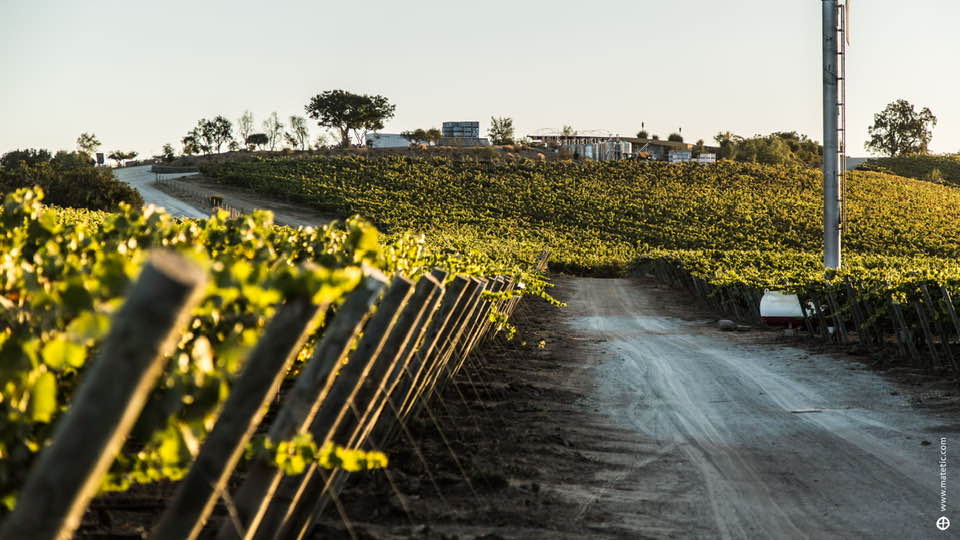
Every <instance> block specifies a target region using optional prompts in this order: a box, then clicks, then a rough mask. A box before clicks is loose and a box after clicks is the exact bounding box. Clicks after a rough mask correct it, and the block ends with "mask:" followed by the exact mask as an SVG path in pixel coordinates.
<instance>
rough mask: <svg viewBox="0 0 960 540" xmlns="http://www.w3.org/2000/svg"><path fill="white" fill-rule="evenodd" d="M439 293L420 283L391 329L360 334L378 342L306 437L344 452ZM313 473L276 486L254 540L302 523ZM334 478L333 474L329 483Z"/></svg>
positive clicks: (360, 354) (319, 483)
mask: <svg viewBox="0 0 960 540" xmlns="http://www.w3.org/2000/svg"><path fill="white" fill-rule="evenodd" d="M439 287H440V285H439V283H437V281H436V279H434V278H433V277H432V276H424V277H422V278H421V279H420V282H419V283H418V284H417V287H416V290H415V291H414V292H413V294H412V295H411V296H409V297H408V298H407V300H406V302H405V304H403V305H401V306H400V307H399V309H396V312H397V313H396V315H395V317H394V319H393V323H392V324H391V325H389V326H387V327H385V328H384V329H383V330H382V331H381V332H380V334H379V335H377V334H375V333H374V332H373V331H371V332H370V333H368V334H365V335H367V336H369V339H366V338H365V340H364V341H365V342H366V343H374V342H378V346H377V347H376V348H373V347H364V345H365V343H363V342H362V343H361V344H360V345H359V346H358V347H357V351H356V353H355V355H354V356H351V358H350V360H349V363H348V364H347V368H345V370H347V369H350V368H351V367H353V368H354V370H355V371H356V372H357V376H356V377H353V378H351V377H349V376H343V377H342V378H341V380H339V381H337V383H336V384H335V385H334V387H333V389H332V390H331V392H330V395H329V397H328V399H326V400H325V401H324V403H323V404H322V405H321V406H320V410H319V411H318V412H317V416H316V418H315V419H314V423H313V425H311V426H310V433H311V434H312V435H313V437H314V441H316V442H317V444H323V443H325V442H327V441H333V442H334V443H336V444H341V445H344V446H347V447H352V446H353V445H352V442H353V437H352V436H351V433H352V432H353V431H354V430H355V429H356V428H358V427H359V426H361V425H362V424H363V421H364V420H365V419H366V418H367V417H368V415H369V414H370V413H371V410H370V409H371V407H372V405H373V403H374V400H375V399H376V397H377V395H378V393H379V392H380V391H381V390H382V389H383V383H384V379H385V378H386V377H387V376H388V375H389V374H390V373H391V371H392V370H393V369H395V367H396V364H397V362H398V360H399V354H400V352H401V351H402V350H403V348H404V347H405V345H406V343H407V341H408V340H409V339H410V337H411V334H412V331H413V329H414V328H415V326H416V323H417V320H418V319H419V318H420V317H421V316H422V314H423V311H424V310H425V309H426V306H427V302H428V300H429V298H430V297H431V296H432V295H433V294H434V292H435V291H436V290H437V289H438V288H439ZM382 309H383V310H384V314H386V310H387V309H389V308H388V306H383V307H382ZM371 324H372V323H371ZM345 375H346V373H345ZM358 416H359V417H358ZM316 468H317V465H316V464H311V465H310V466H309V467H308V468H307V471H306V472H305V473H304V474H301V475H297V476H288V477H285V478H283V479H282V480H281V481H280V485H279V486H278V487H277V489H276V492H275V493H274V496H273V499H272V501H271V502H270V505H269V507H268V508H267V509H266V510H265V513H264V517H263V519H262V520H261V521H260V524H259V526H258V528H257V532H256V534H255V535H254V536H253V538H255V539H261V538H262V539H266V538H274V537H275V536H276V534H277V532H278V531H279V529H280V527H281V526H282V525H283V523H284V520H285V519H287V517H288V515H291V513H294V514H295V513H297V512H298V511H302V512H307V514H305V516H304V517H306V516H307V515H309V511H310V510H312V508H313V505H314V504H315V503H316V502H317V501H316V499H314V497H316V496H318V495H319V494H320V492H321V491H322V490H323V488H324V486H325V484H326V482H324V481H323V480H322V479H321V478H320V477H319V475H318V474H316ZM336 472H337V471H333V473H332V474H331V478H332V477H333V476H334V475H335V474H336ZM301 507H304V508H301Z"/></svg>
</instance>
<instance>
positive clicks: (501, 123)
mask: <svg viewBox="0 0 960 540" xmlns="http://www.w3.org/2000/svg"><path fill="white" fill-rule="evenodd" d="M487 135H488V136H489V137H490V142H491V143H492V144H496V145H501V144H513V118H509V117H506V116H503V117H500V118H495V117H493V116H491V117H490V130H489V131H488V132H487Z"/></svg>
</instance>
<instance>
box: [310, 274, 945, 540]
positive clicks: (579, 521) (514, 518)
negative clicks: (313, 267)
mask: <svg viewBox="0 0 960 540" xmlns="http://www.w3.org/2000/svg"><path fill="white" fill-rule="evenodd" d="M557 282H558V287H557V291H556V293H557V295H558V296H559V297H560V298H562V299H563V300H565V301H567V302H568V303H569V306H568V307H567V308H566V309H563V310H555V309H554V308H550V307H548V306H546V305H544V304H542V303H539V302H537V301H528V304H527V305H525V307H524V309H522V310H521V312H520V320H519V321H518V324H519V325H520V327H521V330H523V332H524V335H523V336H522V337H521V339H525V340H527V341H528V342H530V343H533V342H535V341H537V340H539V339H544V341H545V346H544V347H543V348H542V349H541V348H538V347H536V346H534V347H531V346H530V344H529V343H528V345H527V346H526V347H523V346H520V345H519V344H518V343H513V344H509V345H506V346H503V347H497V348H493V349H488V350H486V351H485V352H484V357H483V359H482V361H483V363H484V365H485V366H486V375H485V376H484V377H485V378H484V380H483V381H482V382H483V384H481V385H480V395H481V396H483V399H482V400H475V399H472V396H473V393H472V391H473V389H472V388H471V387H470V385H469V384H468V383H467V381H465V380H464V381H461V384H460V386H461V390H462V393H463V395H464V396H467V401H466V403H464V402H463V401H462V400H461V399H460V398H458V397H457V395H456V394H454V393H450V394H449V395H447V396H445V399H446V400H447V403H448V404H449V407H450V411H449V413H450V416H448V417H446V418H444V419H443V420H444V421H443V422H442V424H441V425H442V427H443V429H444V430H448V433H447V435H448V437H450V438H452V439H453V440H455V441H456V442H455V447H456V449H457V451H458V454H459V455H460V459H461V460H462V461H463V463H464V467H465V469H466V470H467V474H468V477H471V478H474V484H475V485H476V486H477V488H478V490H479V491H480V492H481V495H482V497H481V498H480V499H477V498H474V497H473V496H472V495H471V494H470V492H469V490H468V488H467V485H466V482H465V481H464V480H462V479H459V478H461V476H460V474H459V472H458V470H457V469H456V467H455V466H454V465H453V464H452V463H451V462H450V459H449V458H446V457H444V456H445V450H444V448H443V445H442V444H441V441H440V439H439V437H437V435H436V434H435V433H433V428H432V427H431V426H430V425H429V423H420V424H418V425H417V426H416V427H417V428H419V429H418V434H419V435H421V436H422V437H423V438H422V440H423V445H424V449H425V451H426V453H427V455H428V456H433V457H434V459H433V462H434V463H435V464H436V466H437V467H438V470H439V472H438V474H439V475H440V476H441V477H442V478H443V479H444V481H445V482H446V483H445V484H444V485H443V486H441V487H442V489H444V490H446V491H447V493H446V499H447V500H448V502H449V505H448V504H446V503H444V502H443V501H441V500H440V499H438V498H437V497H436V496H435V495H434V494H433V491H432V489H431V488H430V487H429V484H428V483H427V482H426V479H425V477H423V476H422V470H421V469H419V468H418V467H416V466H414V465H411V464H414V463H415V462H416V460H415V459H413V457H412V456H410V455H409V453H406V454H405V453H403V451H402V450H400V449H399V448H398V449H397V450H396V453H395V454H394V455H396V456H397V459H395V460H394V462H393V463H394V465H395V466H396V472H397V476H398V477H399V478H401V480H400V481H399V482H397V484H399V486H400V490H399V491H400V493H401V497H402V498H403V499H405V501H406V504H407V505H408V509H409V510H410V515H411V516H412V518H413V521H414V522H415V523H417V525H416V526H410V525H408V523H407V522H408V521H409V519H407V518H405V517H403V516H405V513H404V512H402V511H401V510H400V508H401V506H402V504H401V503H400V498H401V497H398V496H397V494H396V493H395V492H393V490H392V489H390V488H389V486H388V485H387V483H386V482H381V483H380V486H379V490H378V489H377V488H376V487H375V486H371V485H370V484H369V483H367V484H364V485H359V484H358V485H357V486H355V488H354V489H353V491H349V492H347V493H345V495H344V500H345V501H352V502H349V503H346V505H347V512H348V514H350V515H351V516H354V517H356V519H357V523H356V526H357V528H358V530H359V531H360V532H361V534H360V535H359V536H360V537H370V538H408V537H413V538H485V539H488V540H493V539H497V538H811V539H821V538H891V539H894V538H896V539H901V538H939V537H951V533H953V532H954V531H953V530H950V531H948V532H946V533H944V532H941V531H939V530H937V529H936V526H935V523H936V520H937V518H938V517H939V516H940V515H942V514H945V515H947V516H948V517H950V516H951V513H952V510H950V509H952V508H955V506H954V505H952V504H950V505H948V510H947V511H946V512H944V513H941V512H940V508H939V497H940V491H939V469H938V461H939V452H940V448H939V447H940V444H939V441H940V437H946V438H947V439H948V455H949V454H952V452H953V450H952V446H951V445H952V441H954V440H955V439H956V438H957V436H958V432H960V422H958V421H957V420H956V403H955V401H956V398H955V396H956V390H955V389H952V388H950V387H948V386H946V385H940V386H939V388H941V389H940V390H931V388H937V385H936V384H934V386H932V387H931V386H930V384H931V383H930V382H929V380H930V379H925V380H926V381H927V382H926V383H924V384H925V385H926V386H925V389H921V390H918V389H917V388H916V387H913V386H911V385H905V384H902V383H897V382H893V381H891V380H890V378H889V377H886V376H884V375H882V374H878V373H876V372H874V371H871V370H870V369H869V368H868V367H867V366H866V365H865V364H864V363H862V362H861V361H860V360H859V359H857V358H855V357H852V356H849V355H847V354H844V353H836V352H831V353H823V352H818V351H817V348H816V347H811V346H809V345H803V344H801V343H796V344H793V345H791V344H789V343H783V342H782V341H783V339H782V338H781V337H780V334H779V333H778V332H774V331H759V330H755V331H751V332H747V333H723V332H720V331H719V330H717V329H716V325H715V324H714V321H715V319H714V318H713V317H712V316H711V314H710V313H709V312H707V311H703V310H702V309H700V308H698V307H696V306H695V305H694V304H693V302H692V301H691V300H690V299H689V298H687V297H685V296H683V295H682V293H679V292H677V291H675V290H672V289H667V288H663V287H661V286H659V285H657V284H656V283H655V282H653V281H651V280H645V279H640V280H637V279H633V280H626V279H617V280H613V279H582V278H565V277H558V278H557ZM476 382H477V383H478V384H479V383H480V382H481V381H479V380H478V381H476ZM486 388H490V389H491V390H490V391H489V392H490V393H489V394H488V391H487V390H486ZM921 398H923V399H926V400H928V401H932V402H937V401H939V402H940V406H939V407H937V406H931V405H925V406H922V407H921V406H918V405H917V402H918V400H919V399H921ZM465 405H470V407H471V409H472V410H473V413H472V414H475V415H476V417H475V418H474V417H472V416H471V413H469V412H467V410H468V409H467V407H466V406H465ZM417 477H419V480H410V479H413V478H417ZM411 484H412V485H413V486H415V487H414V488H413V489H410V485H411ZM948 486H949V483H948ZM389 508H393V509H394V512H393V513H392V514H391V513H390V512H389V511H387V512H386V513H385V512H384V511H383V509H389ZM376 509H380V510H379V511H378V510H376ZM338 523H339V519H338V518H336V516H330V517H329V519H328V520H327V521H326V522H325V525H324V528H321V529H318V531H317V535H316V536H315V537H316V538H323V537H346V536H345V531H343V529H342V528H340V527H339V526H338ZM341 535H343V536H341Z"/></svg>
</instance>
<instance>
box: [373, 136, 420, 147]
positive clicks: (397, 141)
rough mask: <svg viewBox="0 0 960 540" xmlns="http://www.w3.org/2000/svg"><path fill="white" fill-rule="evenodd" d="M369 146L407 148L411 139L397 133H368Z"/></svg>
mask: <svg viewBox="0 0 960 540" xmlns="http://www.w3.org/2000/svg"><path fill="white" fill-rule="evenodd" d="M367 146H368V147H369V148H406V147H408V146H410V139H407V138H406V137H404V136H403V135H399V134H396V133H367Z"/></svg>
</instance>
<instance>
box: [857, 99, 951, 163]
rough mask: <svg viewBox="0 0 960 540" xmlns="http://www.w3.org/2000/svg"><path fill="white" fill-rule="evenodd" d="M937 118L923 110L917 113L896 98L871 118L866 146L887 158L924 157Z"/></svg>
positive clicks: (906, 102)
mask: <svg viewBox="0 0 960 540" xmlns="http://www.w3.org/2000/svg"><path fill="white" fill-rule="evenodd" d="M936 125H937V117H936V116H934V115H933V113H932V112H930V109H928V108H927V107H924V108H923V109H921V110H920V111H919V112H918V111H917V110H916V108H915V107H914V106H913V105H912V104H911V103H910V102H908V101H907V100H905V99H898V100H896V101H894V102H893V103H891V104H889V105H887V107H886V108H885V109H884V110H882V111H880V112H878V113H877V114H875V115H873V125H872V126H870V128H869V134H870V139H869V140H868V141H867V142H866V147H867V149H868V150H870V151H872V152H876V153H878V154H885V155H888V156H899V155H904V154H926V153H927V152H928V151H929V146H930V140H931V139H932V138H933V127H934V126H936Z"/></svg>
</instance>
